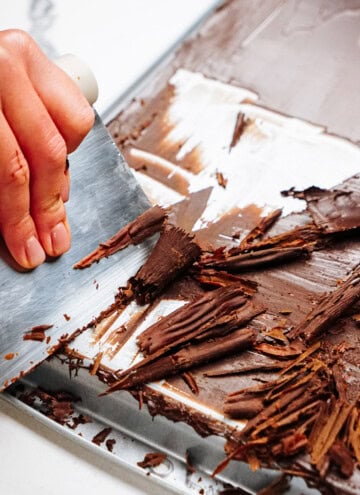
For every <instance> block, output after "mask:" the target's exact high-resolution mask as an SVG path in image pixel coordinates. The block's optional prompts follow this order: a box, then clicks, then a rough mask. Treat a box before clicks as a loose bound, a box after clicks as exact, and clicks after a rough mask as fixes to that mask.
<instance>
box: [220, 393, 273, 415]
mask: <svg viewBox="0 0 360 495" xmlns="http://www.w3.org/2000/svg"><path fill="white" fill-rule="evenodd" d="M263 409H264V402H263V400H262V399H261V398H260V397H252V398H247V399H246V398H244V399H240V400H233V401H232V400H231V397H230V398H227V400H226V402H225V403H224V409H223V410H224V413H225V414H226V415H228V416H230V417H231V418H244V419H248V418H253V417H254V416H256V415H257V414H259V413H260V412H261V411H262V410H263Z"/></svg>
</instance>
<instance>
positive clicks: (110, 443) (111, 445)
mask: <svg viewBox="0 0 360 495" xmlns="http://www.w3.org/2000/svg"><path fill="white" fill-rule="evenodd" d="M115 443H116V440H115V438H109V439H108V440H106V443H105V445H106V448H107V449H108V451H109V452H112V451H113V450H114V445H115Z"/></svg>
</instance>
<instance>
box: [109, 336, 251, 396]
mask: <svg viewBox="0 0 360 495" xmlns="http://www.w3.org/2000/svg"><path fill="white" fill-rule="evenodd" d="M254 340H255V332H254V330H250V329H247V328H245V329H239V330H237V331H235V332H233V333H231V335H228V336H226V337H218V338H214V339H212V340H210V341H207V342H202V343H200V344H195V345H194V344H193V345H187V346H186V347H183V348H182V349H180V350H179V351H177V352H174V353H173V354H170V355H168V356H163V357H159V358H158V359H153V358H152V360H151V362H149V360H148V359H144V360H143V361H140V362H139V363H137V364H136V365H134V366H133V367H132V368H130V369H128V370H126V371H124V372H123V373H120V374H119V375H118V377H119V380H118V381H117V382H115V383H114V384H113V385H111V387H110V388H109V389H108V390H107V392H106V394H107V393H110V392H114V391H116V390H123V389H128V388H133V387H137V386H139V385H143V384H145V383H148V382H152V381H155V380H160V379H162V378H167V377H169V376H171V375H173V374H178V373H181V372H183V371H185V370H188V369H190V368H193V367H195V366H199V365H200V364H204V363H207V362H208V361H211V360H216V359H220V358H221V357H223V356H227V355H229V354H230V353H234V352H239V351H243V350H245V349H248V348H249V347H250V346H252V344H253V343H254Z"/></svg>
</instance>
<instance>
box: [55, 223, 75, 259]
mask: <svg viewBox="0 0 360 495" xmlns="http://www.w3.org/2000/svg"><path fill="white" fill-rule="evenodd" d="M51 245H52V249H53V256H60V254H63V253H65V252H66V251H68V249H69V248H70V235H69V232H68V231H67V230H66V227H65V225H64V224H63V223H62V222H60V223H58V224H57V225H56V227H54V228H53V229H52V231H51Z"/></svg>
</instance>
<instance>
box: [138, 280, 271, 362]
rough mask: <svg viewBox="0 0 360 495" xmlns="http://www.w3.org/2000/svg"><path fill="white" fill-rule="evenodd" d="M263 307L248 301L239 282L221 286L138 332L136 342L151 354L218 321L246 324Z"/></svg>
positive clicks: (169, 346) (172, 345)
mask: <svg viewBox="0 0 360 495" xmlns="http://www.w3.org/2000/svg"><path fill="white" fill-rule="evenodd" d="M240 310H242V311H243V315H242V314H241V311H240ZM262 311H264V309H263V308H260V307H255V306H254V305H252V304H251V303H250V302H249V300H248V297H247V296H246V295H244V293H243V290H242V287H241V286H237V285H231V286H228V287H221V288H219V289H216V290H214V291H211V292H208V293H206V294H205V295H203V296H201V297H199V298H197V299H196V300H195V301H193V302H190V303H188V304H185V305H184V306H182V307H180V308H179V309H177V310H176V311H174V312H172V313H170V314H169V315H168V316H166V317H164V318H162V319H160V320H159V321H158V322H156V323H154V324H153V325H151V326H150V327H149V328H147V329H146V330H145V331H144V332H143V333H142V334H141V335H139V337H138V339H137V343H138V346H139V349H140V350H141V351H142V352H143V353H144V354H145V355H151V354H154V353H156V352H158V351H160V350H161V349H165V350H169V349H170V348H172V347H175V346H177V345H179V344H184V343H186V342H189V341H190V340H192V339H194V338H196V337H199V336H200V335H201V334H204V333H205V332H208V331H209V330H212V329H218V328H219V326H221V325H226V324H230V325H232V324H233V323H235V324H236V325H238V326H239V324H241V323H242V322H243V324H245V323H246V322H247V321H249V320H250V319H251V318H253V317H254V316H255V315H256V314H259V313H261V312H262ZM243 316H244V318H243Z"/></svg>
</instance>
